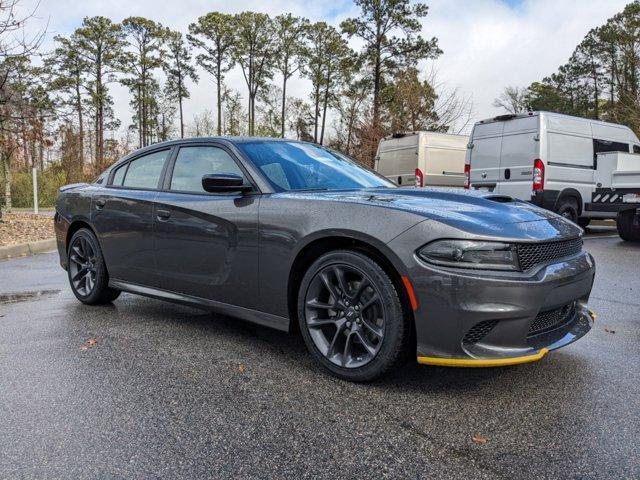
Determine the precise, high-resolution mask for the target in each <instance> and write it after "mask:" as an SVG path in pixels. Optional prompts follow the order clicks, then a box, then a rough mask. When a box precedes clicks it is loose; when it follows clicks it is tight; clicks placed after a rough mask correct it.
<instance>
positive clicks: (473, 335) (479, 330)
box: [462, 320, 498, 344]
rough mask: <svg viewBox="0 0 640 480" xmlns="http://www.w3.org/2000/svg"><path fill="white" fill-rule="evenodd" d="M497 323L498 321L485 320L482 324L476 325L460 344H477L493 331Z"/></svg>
mask: <svg viewBox="0 0 640 480" xmlns="http://www.w3.org/2000/svg"><path fill="white" fill-rule="evenodd" d="M497 323H498V320H485V321H484V322H480V323H476V324H475V325H474V326H473V327H471V328H470V329H469V331H468V332H467V334H466V335H465V336H464V338H463V339H462V343H464V344H470V343H478V342H479V341H480V340H482V339H483V338H484V337H486V336H487V335H488V334H489V332H490V331H491V330H493V327H495V326H496V325H497Z"/></svg>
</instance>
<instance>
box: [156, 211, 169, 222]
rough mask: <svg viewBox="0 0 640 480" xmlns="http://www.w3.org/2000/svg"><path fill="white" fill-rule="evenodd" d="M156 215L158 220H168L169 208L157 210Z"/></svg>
mask: <svg viewBox="0 0 640 480" xmlns="http://www.w3.org/2000/svg"><path fill="white" fill-rule="evenodd" d="M156 215H158V219H160V220H168V219H169V217H170V216H171V212H170V211H169V210H157V211H156Z"/></svg>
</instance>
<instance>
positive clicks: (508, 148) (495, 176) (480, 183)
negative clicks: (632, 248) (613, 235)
mask: <svg viewBox="0 0 640 480" xmlns="http://www.w3.org/2000/svg"><path fill="white" fill-rule="evenodd" d="M604 152H624V153H640V140H638V137H637V136H636V135H635V134H634V133H633V131H632V130H631V129H629V128H628V127H626V126H624V125H617V124H614V123H607V122H602V121H599V120H592V119H587V118H579V117H572V116H569V115H563V114H559V113H551V112H526V113H521V114H509V115H500V116H498V117H494V118H491V119H487V120H482V121H480V122H477V123H476V124H475V125H474V127H473V131H472V133H471V136H470V142H469V145H468V149H467V158H466V164H465V176H466V178H465V187H466V188H473V189H481V190H489V191H492V192H495V193H496V194H501V195H507V196H511V197H515V198H519V199H521V200H527V201H530V202H532V203H534V204H536V205H538V206H541V207H543V208H547V209H549V210H552V211H554V212H556V213H558V214H560V215H563V216H564V217H566V218H568V219H569V220H571V221H573V222H575V223H578V224H579V225H580V226H582V227H585V226H587V225H588V224H589V222H590V221H591V219H593V218H602V219H607V218H616V213H615V212H611V211H608V210H590V209H587V208H585V206H586V203H588V202H590V201H591V198H592V194H593V193H594V191H595V190H596V183H597V181H596V176H597V175H598V174H599V171H600V169H601V167H602V165H601V164H600V163H599V161H598V155H599V154H601V153H604Z"/></svg>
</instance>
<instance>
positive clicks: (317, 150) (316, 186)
mask: <svg viewBox="0 0 640 480" xmlns="http://www.w3.org/2000/svg"><path fill="white" fill-rule="evenodd" d="M237 146H238V148H239V149H241V150H242V151H243V152H244V153H245V154H246V155H247V156H248V157H249V159H250V160H251V161H252V162H253V163H254V165H255V166H256V167H258V168H259V169H260V170H261V171H262V173H263V174H264V175H265V177H267V179H268V180H269V182H270V183H271V185H272V186H273V188H274V189H275V190H276V191H279V192H281V191H285V190H343V189H344V190H349V189H359V188H372V187H394V186H395V185H394V184H393V183H392V182H390V181H389V180H387V179H386V178H384V177H382V176H380V175H378V174H377V173H376V172H374V171H372V170H369V169H367V168H365V167H363V166H361V165H359V164H358V163H356V162H355V161H353V160H351V159H349V158H348V157H345V156H344V155H341V154H339V153H336V152H332V151H330V150H327V149H325V148H322V147H318V146H316V145H312V144H310V143H303V142H281V141H257V142H240V143H238V145H237Z"/></svg>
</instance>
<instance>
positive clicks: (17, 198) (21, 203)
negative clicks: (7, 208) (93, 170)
mask: <svg viewBox="0 0 640 480" xmlns="http://www.w3.org/2000/svg"><path fill="white" fill-rule="evenodd" d="M66 183H67V181H66V175H65V173H64V171H62V170H61V169H60V168H59V167H58V166H57V165H55V164H54V165H52V166H50V167H48V168H47V169H46V170H44V171H42V172H38V205H39V206H40V207H42V208H47V207H53V206H54V205H55V203H56V197H57V196H58V189H59V188H60V187H61V186H62V185H64V184H66ZM4 185H5V179H4V178H3V177H0V205H2V206H4ZM11 203H12V204H13V206H14V207H16V208H33V180H32V173H31V172H14V173H13V175H12V178H11Z"/></svg>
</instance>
